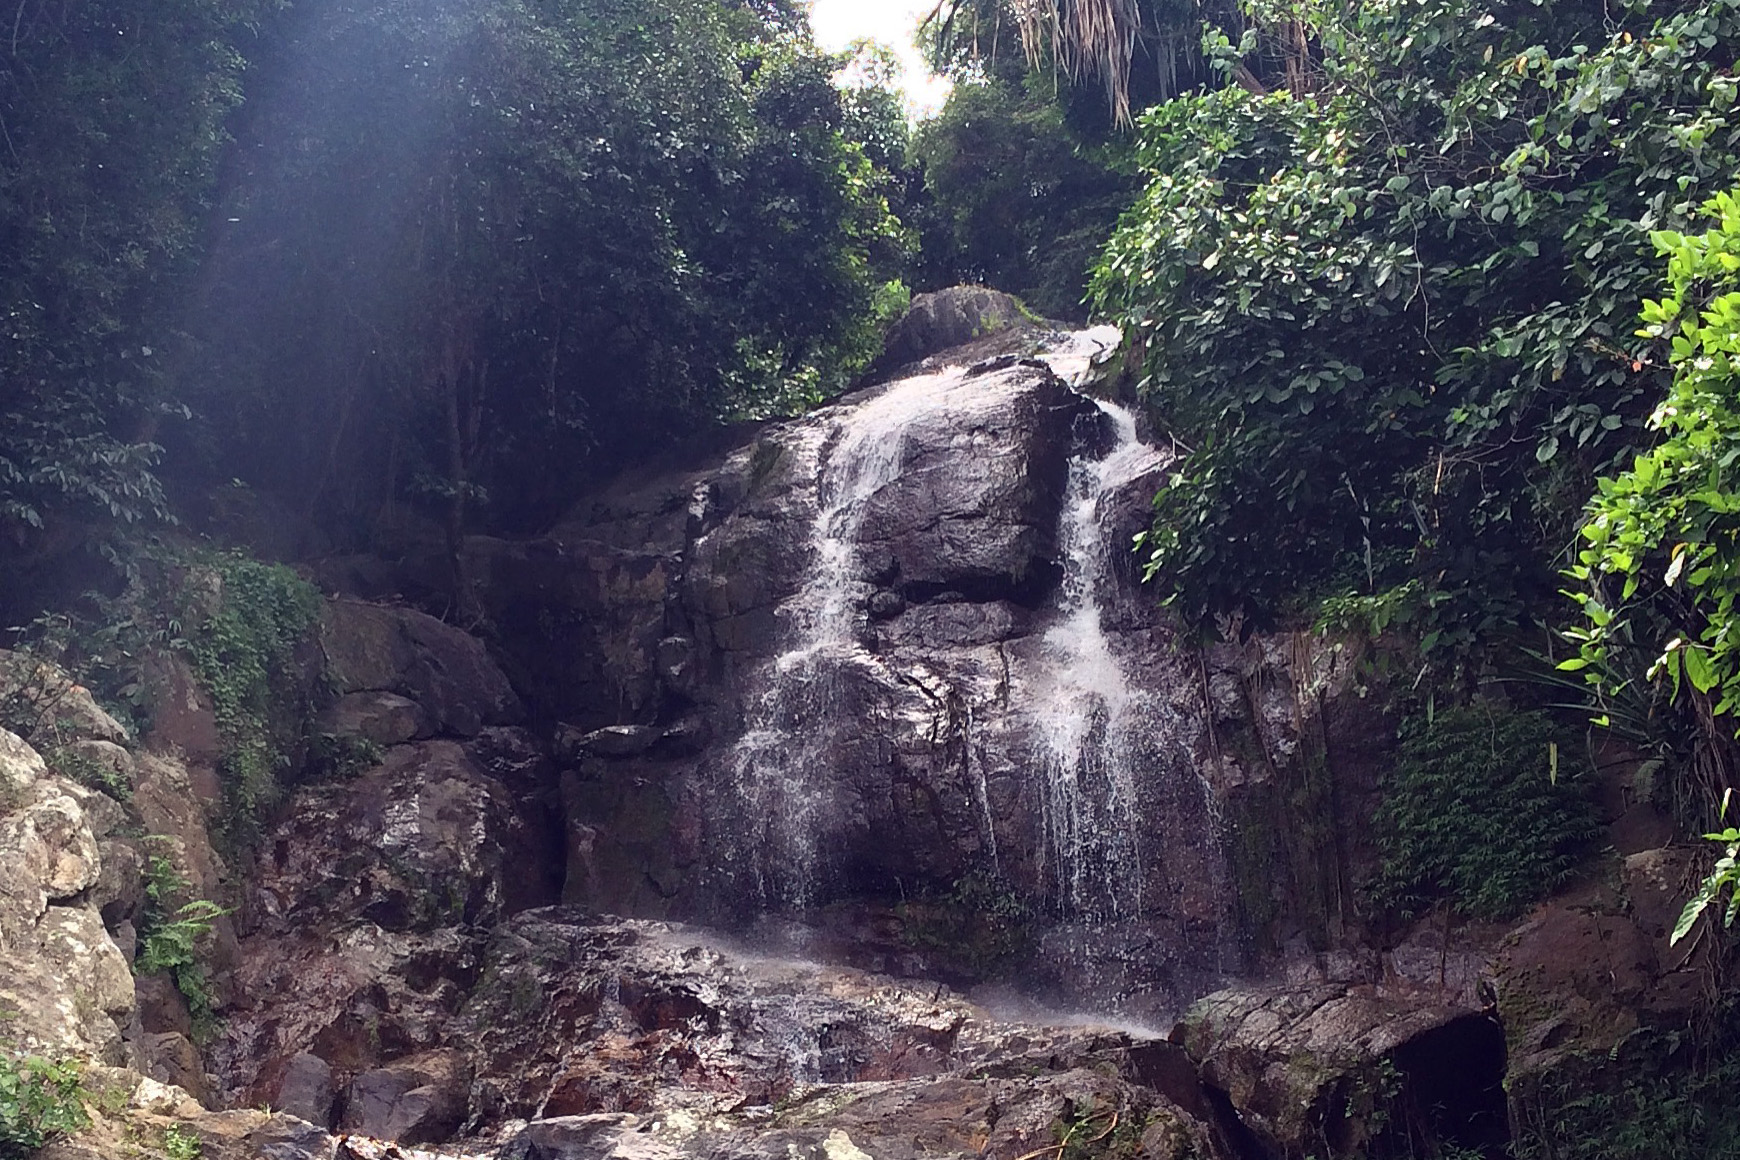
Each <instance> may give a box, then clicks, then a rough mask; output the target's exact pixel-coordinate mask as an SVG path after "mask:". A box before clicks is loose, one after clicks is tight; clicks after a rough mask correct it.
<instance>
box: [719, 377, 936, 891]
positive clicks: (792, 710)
mask: <svg viewBox="0 0 1740 1160" xmlns="http://www.w3.org/2000/svg"><path fill="white" fill-rule="evenodd" d="M964 377H965V372H964V371H963V370H962V369H961V368H958V367H955V368H950V369H948V370H945V371H942V372H939V373H937V374H930V375H919V376H916V377H913V378H908V379H902V380H900V381H899V382H896V383H894V384H893V385H892V386H890V387H889V388H888V389H887V390H885V391H883V392H882V393H881V394H879V395H877V396H875V397H874V398H872V399H870V400H869V401H867V402H864V403H860V404H857V405H848V406H843V407H840V408H838V409H837V418H836V420H835V424H836V425H835V427H834V430H833V433H832V437H831V439H830V442H831V449H826V450H824V453H823V461H822V464H821V467H820V472H819V476H818V484H817V491H818V498H817V509H818V510H817V514H816V518H815V522H814V524H813V526H812V530H811V537H810V546H811V554H812V560H813V563H812V564H811V566H810V569H809V574H808V578H807V579H806V581H805V583H804V586H803V588H802V590H801V591H800V592H799V593H798V594H797V595H796V596H795V597H794V598H793V599H791V600H788V601H786V602H785V603H784V604H782V605H781V607H780V610H779V615H780V619H781V621H782V624H781V632H782V634H783V637H784V639H785V642H786V645H787V647H786V648H785V650H784V651H783V652H781V653H779V654H778V655H777V656H776V657H775V658H774V659H773V662H772V663H771V664H770V665H769V666H768V669H767V671H766V672H765V673H764V674H763V678H762V680H761V682H760V687H759V688H758V689H757V690H756V692H755V693H754V695H753V696H752V698H751V700H750V703H749V705H748V707H747V714H748V719H747V721H746V726H747V727H746V729H745V732H744V734H743V736H742V738H741V739H740V740H739V741H738V742H737V745H736V747H735V750H734V752H733V754H732V772H733V777H734V782H735V787H736V792H737V795H738V797H739V799H740V801H741V803H742V804H743V806H744V807H746V812H747V813H748V816H749V817H750V818H752V819H755V822H756V825H758V826H759V827H760V829H761V835H760V838H761V841H760V843H759V853H757V854H752V855H751V857H752V858H753V859H754V874H755V879H756V886H757V889H758V890H759V892H760V894H761V898H762V901H763V902H764V903H770V904H777V905H782V906H787V907H792V908H797V909H801V908H802V907H804V906H805V905H806V904H807V903H809V902H810V901H811V898H812V894H813V891H814V887H815V875H816V870H817V866H818V861H819V854H820V851H819V850H818V847H817V838H818V834H819V832H820V831H821V830H822V828H823V826H822V825H821V822H822V820H823V818H824V817H825V815H826V813H827V811H828V810H829V809H830V807H831V806H832V805H833V804H834V803H831V802H829V801H828V800H827V798H826V796H825V795H824V794H821V793H819V792H818V789H819V786H820V784H821V781H820V779H818V778H816V777H815V776H814V775H813V774H814V770H815V769H816V768H817V765H818V763H819V762H821V761H824V760H826V752H827V749H828V746H829V744H830V742H831V741H832V739H833V733H834V726H835V722H836V719H837V714H838V712H839V694H840V683H841V681H842V680H843V679H844V678H845V677H846V675H847V673H848V670H849V669H851V668H852V667H853V666H874V665H876V664H877V663H878V662H877V661H876V658H875V657H874V656H872V655H871V654H870V653H869V652H868V651H867V650H865V649H864V648H863V646H862V645H861V644H860V643H859V640H858V636H859V629H860V625H861V622H862V620H863V618H864V617H863V613H862V611H861V606H862V604H863V596H864V594H865V593H866V591H867V590H868V588H869V586H868V585H867V584H865V583H864V582H863V581H862V580H860V579H859V577H858V553H857V536H858V531H859V528H860V527H861V526H862V524H863V521H864V514H865V508H866V505H867V504H868V502H869V501H870V499H871V497H873V496H874V495H875V494H876V493H877V492H878V491H880V490H881V489H882V488H883V487H885V486H887V485H888V484H890V483H892V482H893V481H894V480H895V479H896V478H898V477H899V475H900V468H901V457H902V454H903V452H904V450H905V444H906V440H905V434H906V431H907V429H908V427H909V426H910V425H911V424H912V423H913V421H914V420H915V419H917V418H919V417H920V416H922V415H924V414H926V413H927V412H928V411H930V410H931V409H932V408H933V407H935V406H937V405H938V404H939V402H940V401H941V400H942V399H944V398H945V397H946V396H947V394H948V391H949V388H950V387H952V386H954V385H956V384H958V383H960V382H961V380H962V379H963V378H964Z"/></svg>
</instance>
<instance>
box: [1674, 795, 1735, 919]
mask: <svg viewBox="0 0 1740 1160" xmlns="http://www.w3.org/2000/svg"><path fill="white" fill-rule="evenodd" d="M1730 796H1731V795H1724V796H1723V798H1722V813H1723V814H1724V815H1726V814H1727V812H1728V802H1729V799H1730ZM1704 837H1705V838H1706V839H1707V840H1709V841H1712V842H1716V843H1718V844H1720V845H1723V846H1725V847H1726V849H1725V850H1724V851H1723V853H1722V855H1721V857H1719V858H1717V859H1716V865H1715V867H1714V868H1713V869H1711V871H1710V875H1709V877H1707V878H1705V879H1704V881H1703V883H1702V884H1701V885H1700V886H1699V887H1698V892H1697V893H1696V894H1694V895H1692V900H1691V901H1690V902H1688V903H1686V908H1685V910H1684V911H1682V912H1681V913H1680V918H1679V921H1678V922H1676V923H1675V924H1674V933H1673V937H1672V938H1670V939H1668V942H1669V944H1670V945H1671V944H1673V943H1677V942H1679V941H1680V940H1681V939H1683V938H1685V937H1686V935H1688V934H1690V933H1691V930H1692V927H1694V926H1696V925H1697V922H1698V919H1699V917H1700V916H1702V915H1703V913H1704V911H1705V910H1707V909H1709V906H1710V904H1711V903H1712V902H1716V901H1718V900H1719V899H1720V898H1721V897H1722V892H1723V891H1724V890H1725V891H1727V892H1728V908H1727V910H1726V912H1725V913H1724V914H1723V917H1722V925H1723V926H1725V927H1731V926H1733V925H1734V919H1735V918H1736V917H1740V829H1736V828H1735V827H1733V826H1729V827H1728V828H1727V829H1725V830H1722V831H1721V832H1719V833H1715V834H1705V835H1704Z"/></svg>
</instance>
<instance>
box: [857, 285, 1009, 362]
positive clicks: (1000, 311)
mask: <svg viewBox="0 0 1740 1160" xmlns="http://www.w3.org/2000/svg"><path fill="white" fill-rule="evenodd" d="M1029 318H1030V315H1029V314H1028V312H1027V311H1026V310H1025V309H1023V307H1022V306H1021V303H1020V302H1019V301H1017V300H1016V298H1015V297H1014V296H1013V295H1010V294H1005V293H1003V292H1002V291H1001V290H991V289H988V288H987V287H984V286H950V287H948V288H947V289H944V290H935V291H932V292H930V293H928V294H918V295H915V296H914V297H913V299H912V305H911V306H910V307H908V308H907V311H906V313H905V314H904V315H902V316H901V318H900V319H899V320H898V321H897V322H895V324H894V325H893V326H892V327H890V328H889V330H888V335H887V337H886V338H885V339H884V340H883V343H882V356H881V358H880V359H878V360H877V363H878V365H879V366H886V367H898V366H903V365H905V364H907V363H914V362H918V361H919V360H920V359H923V358H927V357H929V356H930V355H933V354H938V353H940V352H942V351H945V350H950V349H952V348H954V347H959V346H965V345H966V344H968V343H970V342H973V341H975V340H977V339H982V338H985V337H986V336H988V335H992V334H996V333H998V332H1000V331H1005V330H1009V329H1011V328H1014V327H1018V326H1022V325H1023V324H1025V323H1027V322H1028V320H1029Z"/></svg>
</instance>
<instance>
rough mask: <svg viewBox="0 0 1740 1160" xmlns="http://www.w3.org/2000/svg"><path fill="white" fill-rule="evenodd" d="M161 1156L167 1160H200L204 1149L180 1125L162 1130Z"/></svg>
mask: <svg viewBox="0 0 1740 1160" xmlns="http://www.w3.org/2000/svg"><path fill="white" fill-rule="evenodd" d="M163 1155H164V1156H165V1157H167V1158H168V1160H200V1157H201V1156H203V1155H205V1148H204V1146H203V1145H202V1144H201V1143H200V1139H199V1137H198V1136H196V1135H194V1134H193V1133H192V1132H191V1131H189V1130H188V1129H186V1128H183V1127H182V1126H181V1125H180V1124H171V1125H169V1127H167V1128H165V1129H163Z"/></svg>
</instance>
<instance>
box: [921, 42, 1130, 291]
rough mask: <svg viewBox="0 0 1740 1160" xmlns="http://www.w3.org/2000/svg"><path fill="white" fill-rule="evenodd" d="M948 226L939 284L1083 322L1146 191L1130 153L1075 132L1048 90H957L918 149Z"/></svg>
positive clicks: (997, 82)
mask: <svg viewBox="0 0 1740 1160" xmlns="http://www.w3.org/2000/svg"><path fill="white" fill-rule="evenodd" d="M914 153H915V156H916V157H917V158H918V160H919V162H920V163H921V164H922V165H923V167H924V180H925V187H926V191H927V192H928V193H929V195H930V196H931V198H932V199H934V212H935V214H936V215H937V216H938V217H939V218H940V221H939V223H938V227H939V228H938V229H936V230H935V231H934V232H933V234H932V236H930V237H927V239H926V241H927V248H928V249H929V251H930V252H929V253H928V254H927V255H926V258H927V260H928V262H929V263H931V268H930V269H929V270H927V272H926V273H927V278H928V280H929V281H931V282H982V283H985V284H987V285H991V286H995V287H997V288H998V289H999V290H1004V291H1007V292H1009V293H1011V294H1016V295H1018V296H1020V297H1021V298H1023V299H1025V300H1026V301H1027V302H1029V303H1030V304H1031V305H1032V306H1033V308H1034V309H1036V310H1038V311H1039V312H1040V313H1041V314H1043V315H1045V316H1046V317H1049V318H1079V317H1082V314H1083V311H1082V306H1081V302H1082V298H1083V296H1084V294H1085V293H1086V290H1087V269H1088V266H1089V264H1090V263H1091V262H1092V260H1093V258H1094V255H1095V254H1096V253H1097V252H1098V251H1099V249H1100V247H1101V246H1102V245H1104V244H1105V241H1106V239H1107V238H1108V237H1109V236H1110V235H1111V232H1112V227H1113V226H1114V225H1115V224H1116V223H1117V219H1118V214H1119V213H1121V212H1122V211H1123V209H1124V208H1125V207H1126V206H1127V205H1128V204H1129V202H1130V199H1131V198H1132V197H1133V196H1134V194H1135V192H1136V188H1137V184H1136V178H1135V174H1134V172H1133V169H1132V166H1131V164H1130V159H1129V149H1128V147H1127V144H1126V143H1124V142H1120V141H1112V142H1108V143H1096V142H1094V141H1093V140H1092V139H1090V138H1087V137H1084V136H1083V135H1082V134H1080V133H1078V132H1076V131H1075V130H1073V129H1072V128H1071V127H1070V126H1069V125H1068V124H1067V123H1066V121H1065V118H1064V114H1063V110H1062V109H1061V108H1060V107H1059V106H1058V104H1057V102H1056V98H1055V91H1054V90H1053V88H1052V86H1051V82H1050V80H1049V79H1048V78H1044V77H1040V76H1037V75H1035V76H1027V77H1019V78H1014V79H1010V78H1004V77H1000V76H995V75H993V76H986V77H981V78H968V79H963V80H962V81H960V82H958V83H957V84H956V86H955V88H954V90H953V91H952V92H951V93H950V94H949V99H948V102H947V104H945V105H944V107H943V110H942V112H941V114H940V115H938V116H937V117H936V118H935V119H934V120H932V121H929V122H927V123H926V124H924V125H923V126H922V127H921V128H920V130H919V132H918V135H917V138H916V140H915V142H914Z"/></svg>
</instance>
